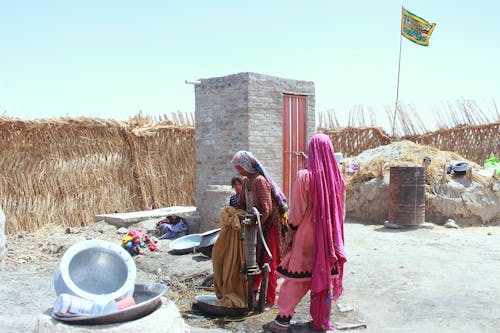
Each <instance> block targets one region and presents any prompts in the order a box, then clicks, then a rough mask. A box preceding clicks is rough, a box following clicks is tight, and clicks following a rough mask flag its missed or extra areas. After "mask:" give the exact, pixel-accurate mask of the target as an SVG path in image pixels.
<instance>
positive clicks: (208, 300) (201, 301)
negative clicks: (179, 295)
mask: <svg viewBox="0 0 500 333" xmlns="http://www.w3.org/2000/svg"><path fill="white" fill-rule="evenodd" d="M195 299H196V300H197V301H198V303H197V304H198V308H199V309H200V311H201V312H204V313H206V314H209V315H212V316H215V317H243V316H245V315H246V314H247V313H248V309H247V308H228V307H225V306H219V305H216V303H215V302H216V301H217V296H215V295H196V296H195Z"/></svg>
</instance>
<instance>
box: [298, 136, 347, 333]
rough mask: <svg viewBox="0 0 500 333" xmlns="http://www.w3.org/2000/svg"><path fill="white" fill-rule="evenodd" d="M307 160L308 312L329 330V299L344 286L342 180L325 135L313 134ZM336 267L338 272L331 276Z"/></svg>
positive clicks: (318, 327) (315, 322)
mask: <svg viewBox="0 0 500 333" xmlns="http://www.w3.org/2000/svg"><path fill="white" fill-rule="evenodd" d="M307 163H308V166H307V170H308V171H309V173H310V184H311V200H312V203H313V204H312V208H313V227H314V235H315V242H314V263H313V268H312V280H311V306H310V313H311V316H312V318H313V328H314V329H316V330H328V329H331V326H330V312H331V308H332V302H333V301H335V300H337V299H338V298H339V296H340V295H341V294H342V290H343V288H342V279H343V272H344V263H345V261H346V256H345V253H344V198H345V182H344V178H343V177H342V174H341V173H340V170H339V168H338V164H337V162H336V161H335V155H334V150H333V146H332V143H331V141H330V138H329V137H328V136H326V135H324V134H316V135H314V136H313V137H312V139H311V142H310V144H309V148H308V160H307ZM335 269H336V270H337V272H338V276H337V277H336V278H332V275H331V272H332V270H335Z"/></svg>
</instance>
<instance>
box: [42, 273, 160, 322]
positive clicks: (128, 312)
mask: <svg viewBox="0 0 500 333" xmlns="http://www.w3.org/2000/svg"><path fill="white" fill-rule="evenodd" d="M166 290H167V287H166V286H165V285H164V284H161V283H145V284H141V283H136V284H135V287H134V296H133V297H134V300H135V303H136V305H134V306H131V307H129V308H126V309H123V310H120V311H116V312H113V313H110V314H107V315H102V316H93V317H83V316H74V317H62V316H58V315H56V314H55V313H51V316H52V318H54V319H57V320H60V321H64V322H66V323H68V324H78V325H101V324H114V323H123V322H126V321H130V320H135V319H139V318H142V317H144V316H147V315H148V314H150V313H152V312H154V311H155V310H156V309H158V308H159V307H160V306H161V296H162V295H163V294H164V293H165V291H166Z"/></svg>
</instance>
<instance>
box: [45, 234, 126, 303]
mask: <svg viewBox="0 0 500 333" xmlns="http://www.w3.org/2000/svg"><path fill="white" fill-rule="evenodd" d="M135 277H136V267H135V262H134V260H133V258H132V257H131V256H130V254H129V253H128V252H127V251H125V249H123V248H122V247H121V246H119V245H117V244H113V243H110V242H106V241H102V240H95V239H94V240H87V241H83V242H79V243H77V244H75V245H73V246H72V247H70V248H69V249H68V250H67V251H66V252H65V253H64V255H63V257H62V259H61V262H60V264H59V266H58V268H57V270H56V272H55V274H54V289H55V290H56V293H57V294H58V295H59V294H62V293H67V294H70V295H75V296H79V297H82V298H85V299H89V300H94V301H106V300H112V299H114V300H116V299H120V298H123V297H125V296H132V294H133V293H134V284H135Z"/></svg>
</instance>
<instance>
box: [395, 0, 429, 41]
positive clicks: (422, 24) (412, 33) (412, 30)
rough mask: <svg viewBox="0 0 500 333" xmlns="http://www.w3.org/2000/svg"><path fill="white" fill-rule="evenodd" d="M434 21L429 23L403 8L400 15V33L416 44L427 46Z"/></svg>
mask: <svg viewBox="0 0 500 333" xmlns="http://www.w3.org/2000/svg"><path fill="white" fill-rule="evenodd" d="M435 27H436V23H429V22H427V21H426V20H424V19H423V18H421V17H418V16H417V15H415V14H412V13H410V12H409V11H407V10H406V9H404V8H403V14H402V15H401V35H403V36H405V37H406V38H408V39H409V40H411V41H412V42H414V43H417V44H418V45H423V46H428V45H429V39H430V38H431V34H432V32H433V31H434V28H435Z"/></svg>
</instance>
